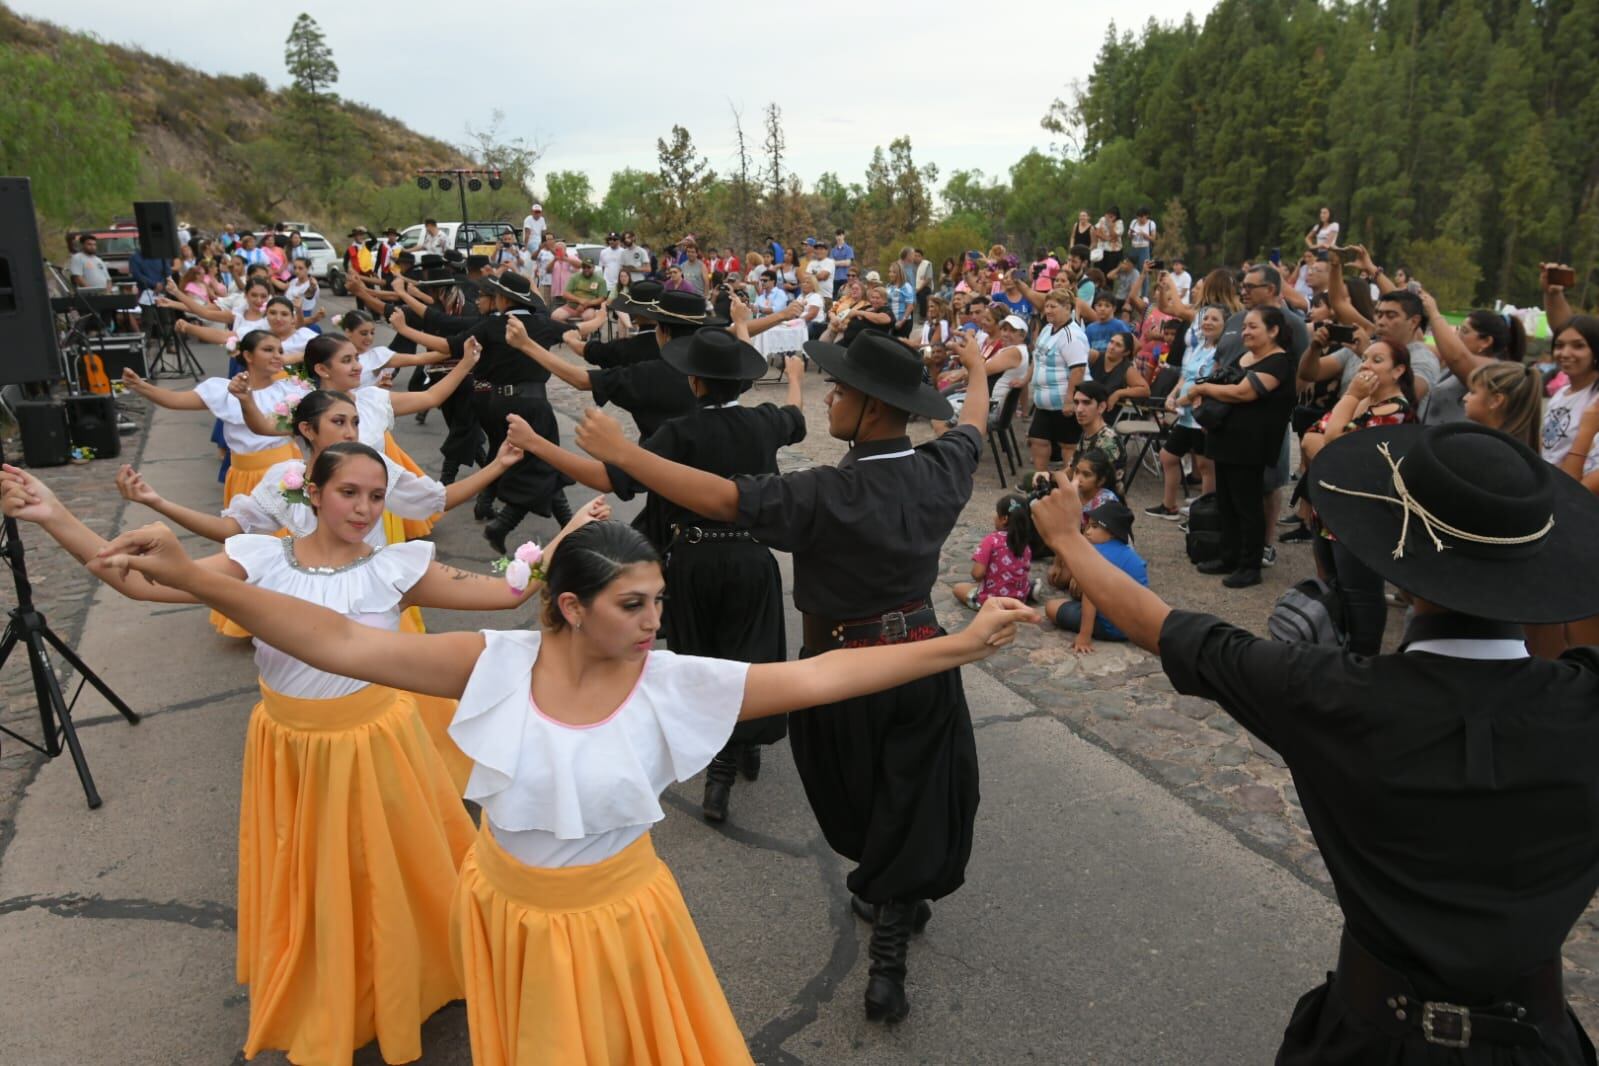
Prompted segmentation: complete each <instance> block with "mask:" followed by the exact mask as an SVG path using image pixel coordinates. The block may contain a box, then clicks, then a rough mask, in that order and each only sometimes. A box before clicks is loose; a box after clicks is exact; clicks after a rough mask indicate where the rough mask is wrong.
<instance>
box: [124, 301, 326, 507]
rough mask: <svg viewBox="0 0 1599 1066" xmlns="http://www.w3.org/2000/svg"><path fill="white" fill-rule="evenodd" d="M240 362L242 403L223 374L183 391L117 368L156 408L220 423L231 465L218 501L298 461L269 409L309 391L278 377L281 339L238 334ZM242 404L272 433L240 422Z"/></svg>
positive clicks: (261, 333) (299, 383) (291, 402)
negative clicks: (205, 414) (245, 393)
mask: <svg viewBox="0 0 1599 1066" xmlns="http://www.w3.org/2000/svg"><path fill="white" fill-rule="evenodd" d="M237 354H238V355H239V356H240V357H241V358H242V359H243V360H244V365H245V371H244V377H245V379H246V380H247V382H248V384H249V387H250V400H251V403H249V404H248V405H243V406H241V404H240V401H239V397H237V396H235V395H234V394H233V393H232V392H230V391H229V389H228V379H227V378H206V379H205V380H204V381H202V382H200V384H198V385H196V386H195V387H194V388H193V389H192V390H190V391H188V392H178V391H176V390H173V389H163V388H161V387H160V386H157V385H152V384H150V383H149V382H148V381H146V380H144V379H143V378H141V377H140V376H139V375H138V374H136V373H134V372H133V371H132V370H124V371H123V372H122V383H123V384H124V385H126V386H127V387H128V388H129V389H132V390H133V391H134V392H136V393H138V394H139V395H140V396H143V397H144V398H145V399H147V400H149V401H150V402H151V403H153V404H156V405H157V406H159V407H165V408H168V409H169V410H173V411H210V412H211V413H212V414H213V415H215V416H216V417H217V418H218V419H219V420H220V421H221V422H222V435H223V439H224V440H225V442H226V444H227V447H228V450H229V451H230V452H232V453H233V462H232V465H231V466H230V467H229V468H228V475H227V478H226V479H225V480H224V481H223V482H222V505H223V506H224V507H226V506H227V505H228V501H229V500H231V499H233V497H235V496H247V495H249V494H250V490H252V489H254V488H255V487H256V485H258V484H259V483H260V481H261V478H262V475H264V474H265V473H266V472H267V468H268V467H270V466H272V464H274V463H282V462H286V461H288V460H290V459H298V458H299V457H300V450H299V449H298V448H296V447H295V446H294V444H293V443H292V442H290V441H286V440H284V439H283V435H282V434H281V433H279V432H278V431H277V429H276V426H275V424H274V423H273V419H274V417H275V416H274V415H273V409H274V408H275V407H277V405H278V404H280V403H286V404H288V405H289V406H290V407H292V406H293V405H294V404H295V403H296V402H297V401H298V400H299V398H300V397H301V396H302V395H304V394H305V393H306V392H309V391H310V388H309V386H307V385H306V384H305V382H303V381H299V380H296V379H294V378H285V377H281V374H282V371H283V342H282V341H280V340H278V338H277V337H275V336H273V335H272V334H271V333H268V332H266V331H265V330H255V331H253V332H251V333H246V334H245V335H244V336H243V337H240V338H239V344H238V353H237ZM246 407H248V408H249V410H250V411H252V412H254V413H255V414H256V415H259V416H260V418H261V419H262V422H261V423H260V424H261V425H263V426H272V427H273V428H272V432H270V433H267V432H257V431H255V430H252V429H251V428H250V426H249V425H248V424H247V423H246V419H245V413H246V410H245V409H246Z"/></svg>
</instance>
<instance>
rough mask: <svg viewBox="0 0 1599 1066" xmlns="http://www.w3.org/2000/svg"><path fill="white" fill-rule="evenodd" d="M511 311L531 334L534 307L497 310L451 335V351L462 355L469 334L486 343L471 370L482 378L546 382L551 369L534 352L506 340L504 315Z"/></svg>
mask: <svg viewBox="0 0 1599 1066" xmlns="http://www.w3.org/2000/svg"><path fill="white" fill-rule="evenodd" d="M506 314H512V315H515V316H517V317H518V318H520V319H522V324H523V325H524V326H525V327H527V328H528V333H529V334H530V335H531V334H532V332H533V330H532V319H533V318H534V314H533V312H531V311H520V310H519V311H508V312H505V313H503V314H502V313H501V312H498V311H496V312H495V313H494V314H492V315H485V316H484V317H483V318H480V319H478V320H477V321H476V322H475V323H473V325H472V326H471V328H469V329H467V330H465V331H463V332H461V333H456V334H454V335H452V336H451V337H450V354H451V355H452V356H454V357H455V358H457V359H459V358H460V357H461V355H462V353H463V352H464V351H465V349H466V340H467V338H468V337H476V338H477V339H478V343H479V344H481V345H483V356H482V358H480V359H479V360H478V362H477V365H476V366H475V367H473V368H472V374H473V376H474V377H476V378H477V379H478V380H479V381H486V382H488V383H489V384H491V385H520V384H523V383H525V382H539V383H542V382H546V381H549V380H550V372H549V371H548V370H545V369H544V368H543V367H542V366H540V365H539V364H538V363H537V362H535V361H534V360H533V358H532V357H531V356H528V355H525V354H523V353H522V352H521V351H520V350H518V349H516V348H513V347H511V346H510V345H509V344H507V343H505V316H506Z"/></svg>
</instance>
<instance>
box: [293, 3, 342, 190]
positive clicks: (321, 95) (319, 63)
mask: <svg viewBox="0 0 1599 1066" xmlns="http://www.w3.org/2000/svg"><path fill="white" fill-rule="evenodd" d="M283 63H284V66H286V67H287V68H288V70H289V80H290V86H289V92H288V103H289V108H288V118H289V122H288V123H287V124H286V125H285V133H286V134H288V135H289V136H291V137H294V138H295V139H296V140H299V141H300V143H301V144H302V146H303V151H304V154H305V156H306V157H308V158H310V159H311V160H312V161H313V162H314V163H315V166H316V170H317V176H318V178H319V183H320V185H321V186H322V187H323V188H326V187H328V186H329V185H331V184H332V182H333V177H334V174H335V168H336V166H337V159H338V155H339V148H340V144H339V143H338V142H339V141H341V140H342V137H341V136H340V134H341V133H342V132H343V131H342V129H341V128H340V126H341V124H340V123H339V121H338V118H339V116H338V115H337V113H336V112H335V109H334V106H333V105H334V103H335V101H336V100H337V99H338V98H337V97H336V96H335V95H334V93H333V87H334V86H335V85H337V84H338V81H339V67H338V64H337V63H335V62H334V61H333V49H331V48H329V47H328V42H327V38H326V37H324V36H323V34H322V27H321V26H318V25H317V22H316V19H314V18H312V17H311V16H310V15H307V14H305V13H303V12H302V13H301V15H300V17H299V18H297V19H295V20H294V26H293V28H291V29H290V30H289V37H288V40H287V42H285V46H284V49H283ZM296 127H298V131H297V132H296V129H295V128H296ZM307 132H309V134H310V140H309V141H306V140H304V138H305V135H306V133H307Z"/></svg>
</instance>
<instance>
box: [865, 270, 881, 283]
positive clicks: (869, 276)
mask: <svg viewBox="0 0 1599 1066" xmlns="http://www.w3.org/2000/svg"><path fill="white" fill-rule="evenodd" d="M866 280H867V281H882V280H883V275H881V274H879V273H878V272H877V271H875V270H868V271H867V272H866Z"/></svg>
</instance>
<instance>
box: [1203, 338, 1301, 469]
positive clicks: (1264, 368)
mask: <svg viewBox="0 0 1599 1066" xmlns="http://www.w3.org/2000/svg"><path fill="white" fill-rule="evenodd" d="M1297 362H1298V361H1297V360H1296V359H1294V358H1293V357H1292V356H1290V355H1289V354H1288V353H1287V352H1273V353H1272V354H1270V355H1268V356H1266V358H1264V359H1262V360H1261V361H1260V362H1258V363H1255V364H1253V365H1251V366H1250V367H1248V368H1247V369H1248V370H1249V371H1251V372H1253V373H1256V374H1268V375H1270V376H1271V377H1274V378H1276V379H1277V387H1276V388H1275V389H1273V390H1272V391H1270V392H1268V393H1267V394H1266V395H1264V396H1260V395H1256V396H1255V398H1254V399H1252V400H1250V401H1249V402H1247V403H1235V404H1231V405H1230V408H1231V409H1230V410H1229V411H1228V412H1227V419H1226V421H1224V422H1223V423H1222V424H1221V425H1220V426H1218V427H1216V428H1215V429H1209V430H1206V431H1205V454H1206V455H1207V456H1209V457H1210V458H1212V459H1215V460H1217V461H1218V462H1223V463H1237V464H1240V465H1250V466H1252V465H1255V464H1260V465H1264V466H1272V465H1273V464H1275V463H1276V462H1277V456H1278V454H1279V453H1281V451H1282V446H1283V433H1284V432H1285V431H1287V429H1288V419H1289V417H1290V416H1291V415H1292V414H1293V413H1294V399H1295V396H1296V394H1295V392H1294V375H1295V373H1296V372H1297Z"/></svg>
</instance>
